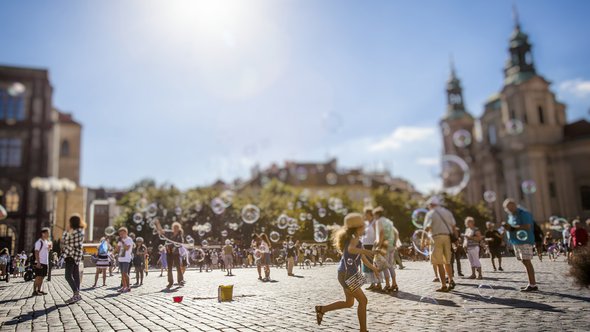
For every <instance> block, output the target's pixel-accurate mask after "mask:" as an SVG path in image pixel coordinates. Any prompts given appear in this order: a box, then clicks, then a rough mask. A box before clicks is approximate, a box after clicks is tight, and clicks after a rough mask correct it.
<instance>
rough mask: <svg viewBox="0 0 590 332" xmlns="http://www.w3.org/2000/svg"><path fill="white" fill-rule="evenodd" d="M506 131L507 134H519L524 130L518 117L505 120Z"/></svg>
mask: <svg viewBox="0 0 590 332" xmlns="http://www.w3.org/2000/svg"><path fill="white" fill-rule="evenodd" d="M505 126H506V132H507V133H508V135H519V134H522V132H523V131H524V124H523V123H522V121H520V120H518V119H511V120H508V121H506V124H505Z"/></svg>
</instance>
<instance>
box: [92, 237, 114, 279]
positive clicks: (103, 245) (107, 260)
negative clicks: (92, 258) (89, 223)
mask: <svg viewBox="0 0 590 332" xmlns="http://www.w3.org/2000/svg"><path fill="white" fill-rule="evenodd" d="M110 266H111V257H110V255H109V243H108V241H107V240H106V239H105V238H104V237H103V238H101V239H100V244H99V245H98V253H97V255H96V275H95V276H94V285H93V286H92V288H95V287H96V284H97V283H98V278H99V277H100V274H101V273H102V285H103V286H106V285H107V284H106V282H107V269H108V268H109V267H110Z"/></svg>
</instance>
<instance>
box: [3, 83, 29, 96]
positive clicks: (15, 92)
mask: <svg viewBox="0 0 590 332" xmlns="http://www.w3.org/2000/svg"><path fill="white" fill-rule="evenodd" d="M26 90H27V88H26V87H25V85H24V84H22V83H20V82H14V83H12V84H11V85H10V86H9V87H8V89H7V92H8V94H9V95H11V96H12V97H17V96H20V95H22V94H23V93H25V91H26Z"/></svg>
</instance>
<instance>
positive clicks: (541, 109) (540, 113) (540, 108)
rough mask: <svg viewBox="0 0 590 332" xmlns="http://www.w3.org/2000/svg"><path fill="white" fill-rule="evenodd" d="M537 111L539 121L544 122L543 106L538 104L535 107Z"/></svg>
mask: <svg viewBox="0 0 590 332" xmlns="http://www.w3.org/2000/svg"><path fill="white" fill-rule="evenodd" d="M537 111H538V112H539V123H540V124H545V114H544V112H543V107H541V106H539V107H538V108H537Z"/></svg>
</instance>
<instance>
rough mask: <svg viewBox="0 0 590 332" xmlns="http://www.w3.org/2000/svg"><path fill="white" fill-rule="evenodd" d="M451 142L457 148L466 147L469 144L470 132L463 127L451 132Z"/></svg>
mask: <svg viewBox="0 0 590 332" xmlns="http://www.w3.org/2000/svg"><path fill="white" fill-rule="evenodd" d="M453 143H454V144H455V146H456V147H458V148H466V147H468V146H469V145H470V144H471V133H470V132H468V131H467V130H465V129H459V130H457V131H456V132H454V133H453Z"/></svg>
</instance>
